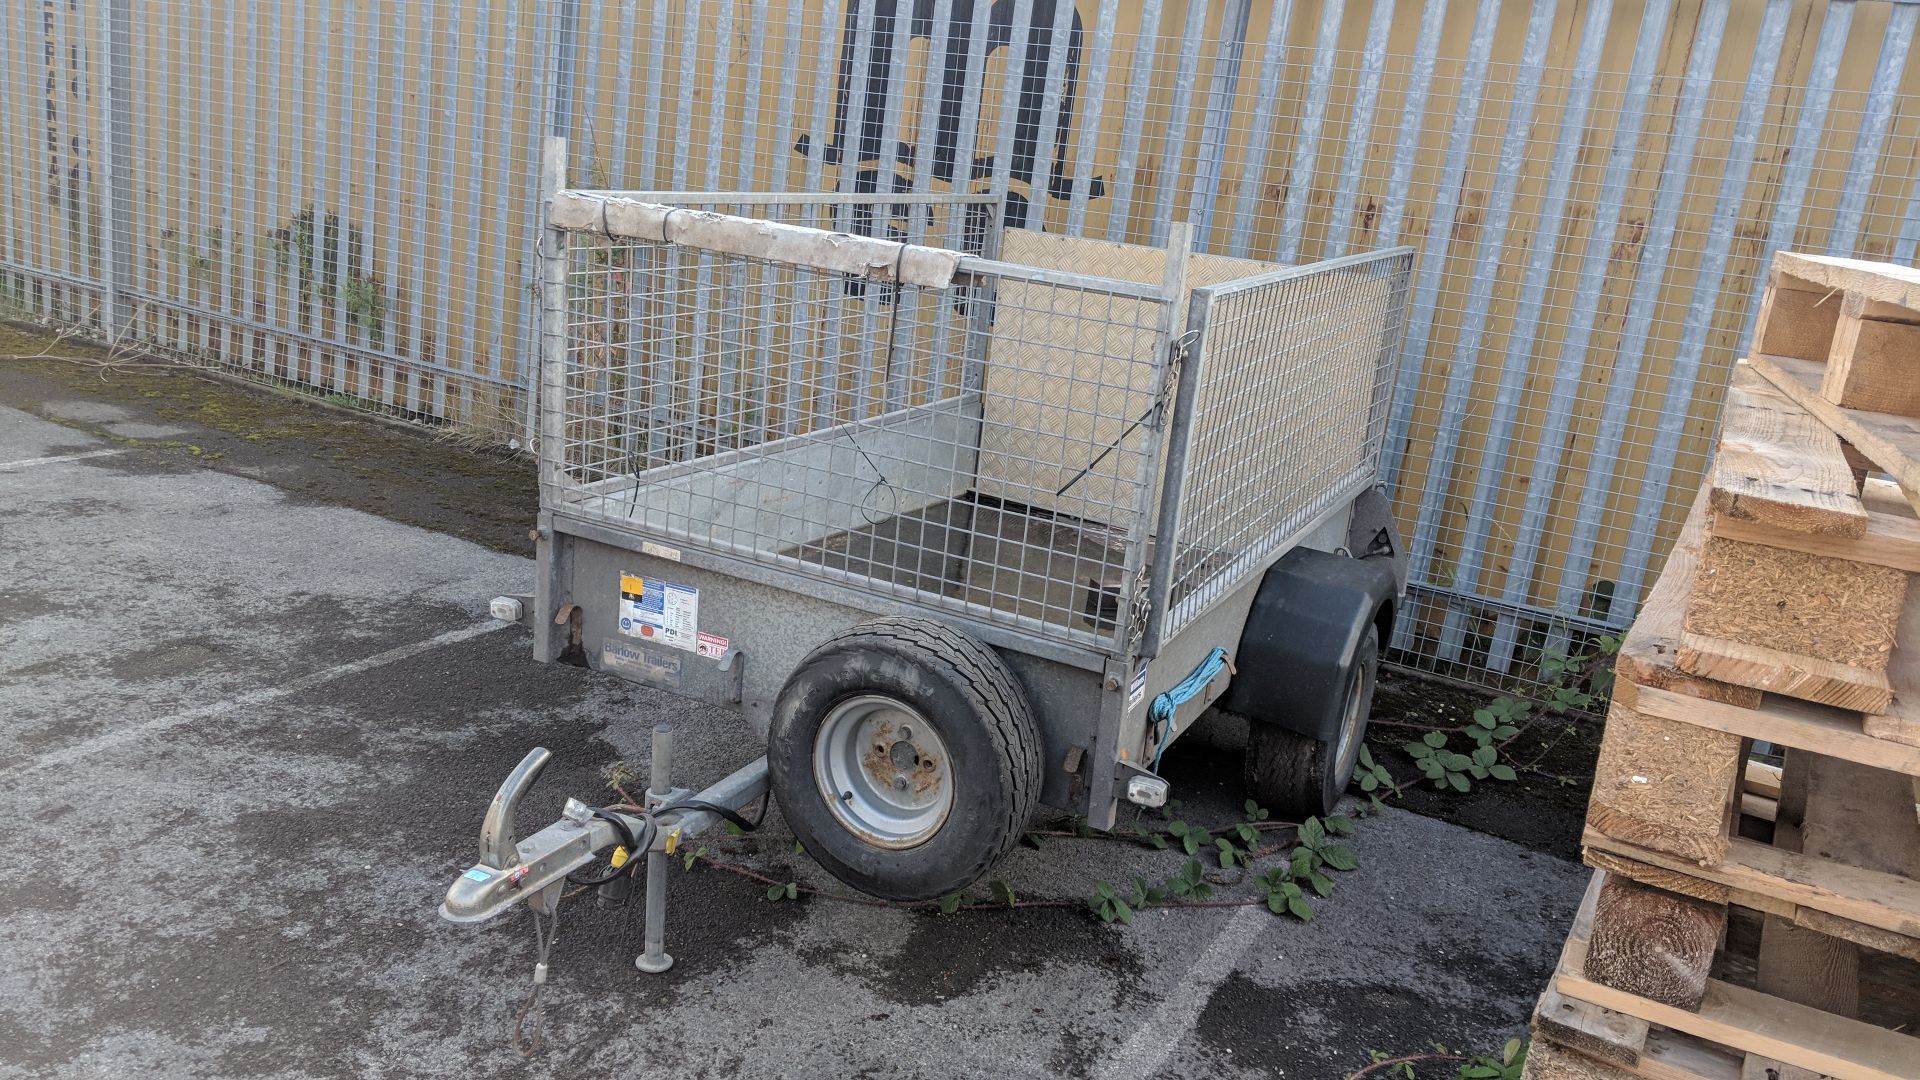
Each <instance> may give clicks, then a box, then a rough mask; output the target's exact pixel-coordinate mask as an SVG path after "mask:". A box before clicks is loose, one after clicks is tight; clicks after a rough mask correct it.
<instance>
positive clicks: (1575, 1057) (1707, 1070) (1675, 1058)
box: [1520, 997, 1767, 1080]
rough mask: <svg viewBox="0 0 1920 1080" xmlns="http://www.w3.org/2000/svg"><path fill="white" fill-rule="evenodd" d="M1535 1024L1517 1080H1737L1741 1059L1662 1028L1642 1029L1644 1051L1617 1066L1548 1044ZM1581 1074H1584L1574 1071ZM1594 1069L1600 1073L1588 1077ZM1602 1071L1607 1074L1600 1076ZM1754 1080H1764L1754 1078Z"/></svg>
mask: <svg viewBox="0 0 1920 1080" xmlns="http://www.w3.org/2000/svg"><path fill="white" fill-rule="evenodd" d="M1561 1000H1563V1001H1573V999H1572V998H1564V997H1563V998H1561ZM1574 1003H1575V1004H1578V1005H1581V1006H1583V1007H1585V1008H1589V1009H1593V1010H1596V1011H1599V1012H1608V1013H1609V1015H1614V1016H1618V1015H1620V1014H1618V1013H1611V1012H1610V1011H1609V1010H1605V1009H1601V1008H1600V1007H1599V1006H1598V1005H1590V1004H1587V1003H1586V1002H1574ZM1627 1019H1631V1020H1634V1022H1635V1023H1641V1024H1644V1023H1646V1022H1645V1021H1643V1020H1639V1019H1637V1018H1634V1017H1628V1018H1627ZM1537 1021H1538V1018H1537V1017H1536V1024H1535V1033H1536V1037H1535V1039H1534V1041H1533V1043H1532V1045H1530V1046H1529V1047H1528V1049H1527V1065H1526V1069H1527V1071H1525V1072H1522V1073H1521V1074H1520V1075H1521V1076H1522V1078H1523V1080H1524V1078H1527V1077H1533V1078H1536V1080H1566V1078H1569V1077H1570V1078H1573V1080H1589V1078H1591V1077H1602V1078H1606V1080H1614V1078H1616V1077H1633V1078H1635V1080H1742V1077H1741V1075H1740V1058H1741V1055H1739V1054H1736V1053H1735V1052H1734V1051H1731V1050H1728V1049H1727V1048H1726V1047H1724V1046H1716V1045H1714V1044H1713V1043H1710V1042H1707V1041H1706V1040H1705V1039H1700V1038H1696V1037H1695V1036H1692V1035H1688V1034H1687V1033H1685V1032H1682V1031H1669V1030H1667V1029H1666V1028H1661V1027H1654V1026H1652V1025H1648V1030H1647V1039H1646V1049H1645V1051H1644V1052H1643V1053H1641V1054H1640V1056H1639V1059H1638V1060H1636V1061H1635V1062H1634V1063H1633V1064H1631V1065H1622V1064H1620V1063H1619V1062H1617V1061H1614V1060H1611V1059H1608V1058H1601V1057H1596V1056H1594V1055H1592V1054H1589V1053H1586V1052H1585V1049H1584V1048H1582V1047H1579V1046H1575V1045H1569V1044H1566V1043H1560V1042H1556V1041H1554V1040H1553V1038H1552V1037H1551V1035H1550V1034H1549V1032H1548V1031H1546V1030H1544V1029H1543V1028H1541V1027H1540V1025H1539V1024H1538V1022H1537ZM1542 1047H1545V1048H1546V1053H1545V1054H1544V1055H1541V1054H1540V1051H1541V1048H1542ZM1536 1055H1539V1056H1536ZM1536 1062H1538V1064H1536ZM1582 1069H1585V1070H1588V1071H1586V1072H1581V1071H1579V1070H1582ZM1595 1069H1598V1070H1600V1071H1598V1072H1595V1071H1593V1070H1595ZM1608 1069H1611V1070H1613V1071H1612V1072H1608V1071H1606V1070H1608ZM1553 1070H1560V1071H1553ZM1569 1070H1571V1071H1569ZM1758 1080H1767V1078H1766V1077H1760V1078H1758Z"/></svg>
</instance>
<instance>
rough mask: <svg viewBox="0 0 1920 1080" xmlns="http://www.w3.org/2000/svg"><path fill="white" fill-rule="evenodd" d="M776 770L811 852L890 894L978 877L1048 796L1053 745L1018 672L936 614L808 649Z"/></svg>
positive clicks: (784, 697)
mask: <svg viewBox="0 0 1920 1080" xmlns="http://www.w3.org/2000/svg"><path fill="white" fill-rule="evenodd" d="M767 766H768V770H769V772H770V774H771V780H772V784H773V793H774V796H775V797H776V798H777V799H778V800H779V802H780V812H781V814H782V815H784V816H785V817H786V819H787V824H788V825H790V826H792V828H793V832H794V835H795V836H796V837H798V838H799V840H800V843H801V844H802V845H804V846H805V847H806V849H807V851H808V853H809V854H811V855H812V856H813V857H814V858H815V859H816V860H818V861H819V862H820V865H822V866H824V867H826V868H827V870H828V871H829V872H831V873H832V874H833V876H834V877H836V878H838V879H840V880H841V881H843V882H845V883H847V884H848V885H851V886H853V887H854V888H856V889H859V890H861V891H862V892H867V893H872V894H873V895H875V896H883V897H886V898H888V899H891V900H930V899H933V898H935V897H940V896H944V895H946V894H948V893H950V892H954V891H956V890H958V889H962V888H965V887H966V886H968V885H970V884H972V883H973V882H974V881H976V880H977V879H979V877H980V876H981V875H982V874H984V873H986V871H987V868H988V867H990V866H992V865H993V864H994V863H995V862H997V861H998V860H999V859H1000V857H1001V856H1003V855H1005V854H1006V853H1007V852H1008V851H1009V850H1010V849H1011V848H1012V847H1013V846H1014V845H1015V844H1016V843H1018V842H1019V840H1020V835H1021V833H1023V832H1024V831H1025V830H1026V827H1027V823H1028V821H1029V820H1031V819H1032V817H1033V812H1034V808H1035V806H1036V805H1037V803H1038V801H1039V796H1040V781H1041V772H1040V740H1039V737H1038V735H1037V734H1036V732H1035V728H1034V722H1033V712H1032V710H1031V708H1030V707H1029V706H1028V704H1027V698H1026V694H1025V693H1023V692H1022V691H1021V689H1020V684H1019V683H1018V682H1017V681H1016V680H1015V679H1014V677H1013V673H1012V672H1011V671H1009V670H1007V666H1006V664H1004V663H1002V662H1001V660H1000V658H999V657H998V656H996V655H995V654H994V652H993V650H991V649H989V648H987V647H986V646H985V645H984V644H982V643H980V642H979V641H977V640H975V639H974V638H971V637H969V636H967V635H966V634H962V633H959V632H958V631H955V630H952V629H950V628H948V627H945V626H942V625H941V624H939V623H936V622H932V621H929V620H926V619H907V618H887V619H876V620H873V621H871V622H866V623H861V624H860V625H858V626H855V627H852V628H851V629H849V630H846V631H844V632H842V633H840V634H839V635H837V636H835V637H833V638H831V639H829V640H828V641H827V642H826V643H824V644H822V645H821V646H820V647H819V648H816V649H814V650H813V651H812V652H811V653H809V654H807V657H806V659H805V660H803V661H801V663H800V666H799V667H798V668H797V669H795V671H794V673H793V675H792V676H791V677H790V678H788V680H787V684H786V686H785V687H783V688H782V689H781V691H780V697H779V699H778V700H776V701H775V703H774V708H773V720H772V724H771V730H770V731H769V732H768V735H767Z"/></svg>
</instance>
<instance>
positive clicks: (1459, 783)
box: [1447, 773, 1473, 791]
mask: <svg viewBox="0 0 1920 1080" xmlns="http://www.w3.org/2000/svg"><path fill="white" fill-rule="evenodd" d="M1447 783H1449V784H1452V785H1453V790H1455V791H1466V790H1468V789H1469V788H1471V787H1473V784H1472V783H1471V782H1469V781H1468V780H1467V778H1466V777H1465V776H1463V775H1461V774H1460V773H1448V774H1447Z"/></svg>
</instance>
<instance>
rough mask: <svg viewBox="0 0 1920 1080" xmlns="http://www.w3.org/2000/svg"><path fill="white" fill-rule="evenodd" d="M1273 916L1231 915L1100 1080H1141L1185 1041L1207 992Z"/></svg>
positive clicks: (1258, 909) (1257, 912) (1255, 912)
mask: <svg viewBox="0 0 1920 1080" xmlns="http://www.w3.org/2000/svg"><path fill="white" fill-rule="evenodd" d="M1272 923H1273V916H1272V915H1270V914H1268V912H1267V909H1266V907H1265V906H1264V905H1256V906H1253V907H1243V908H1239V909H1237V910H1235V911H1234V913H1233V917H1232V918H1230V919H1228V920H1227V925H1225V926H1223V927H1221V928H1220V933H1218V934H1217V935H1215V936H1214V939H1213V943H1212V944H1210V945H1208V946H1207V948H1206V951H1205V952H1203V953H1201V954H1200V959H1199V960H1196V961H1194V965H1193V967H1192V968H1190V969H1189V970H1188V971H1187V973H1186V974H1185V975H1183V976H1181V977H1180V982H1179V984H1178V985H1177V986H1176V987H1175V988H1174V991H1173V993H1171V994H1168V995H1167V996H1166V998H1165V1000H1163V1001H1161V1002H1160V1008H1159V1009H1158V1010H1157V1011H1155V1012H1154V1014H1153V1015H1152V1016H1151V1017H1149V1018H1148V1019H1147V1022H1146V1023H1144V1024H1141V1025H1140V1026H1139V1027H1137V1028H1135V1029H1133V1034H1132V1035H1131V1036H1129V1037H1128V1038H1127V1041H1126V1042H1125V1043H1123V1044H1122V1045H1121V1047H1120V1049H1119V1050H1118V1051H1117V1052H1115V1054H1114V1055H1113V1057H1111V1058H1109V1059H1107V1064H1106V1066H1105V1067H1104V1068H1102V1069H1101V1070H1100V1080H1146V1077H1149V1076H1152V1075H1153V1074H1154V1072H1155V1071H1157V1070H1158V1069H1159V1068H1160V1066H1161V1065H1163V1064H1165V1063H1166V1060H1167V1059H1168V1058H1169V1057H1172V1056H1173V1052H1174V1051H1175V1050H1177V1049H1179V1046H1180V1041H1181V1040H1182V1039H1184V1038H1186V1037H1187V1034H1188V1033H1189V1032H1191V1031H1192V1030H1193V1026H1194V1024H1195V1023H1197V1022H1198V1021H1199V1019H1200V1010H1202V1009H1204V1008H1206V1007H1207V999H1208V998H1210V997H1212V996H1213V991H1214V989H1215V988H1216V987H1218V986H1219V985H1220V984H1221V983H1223V982H1225V981H1226V978H1227V976H1228V975H1231V974H1232V973H1233V969H1234V967H1235V965H1237V964H1239V963H1240V959H1241V958H1242V957H1244V956H1246V955H1247V951H1248V950H1249V949H1252V948H1253V942H1254V939H1255V938H1258V937H1259V936H1260V931H1261V930H1263V929H1265V928H1266V927H1267V926H1270V925H1272Z"/></svg>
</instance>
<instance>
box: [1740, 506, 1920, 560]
mask: <svg viewBox="0 0 1920 1080" xmlns="http://www.w3.org/2000/svg"><path fill="white" fill-rule="evenodd" d="M1866 517H1867V532H1866V535H1865V536H1862V537H1860V538H1858V539H1848V538H1845V537H1836V536H1832V535H1827V534H1821V533H1805V532H1796V531H1793V530H1790V529H1780V528H1774V527H1771V526H1768V525H1764V524H1760V523H1758V522H1753V521H1747V520H1743V519H1741V518H1735V517H1716V518H1715V519H1714V521H1713V526H1712V528H1713V535H1715V536H1718V537H1722V538H1724V539H1728V540H1741V541H1744V542H1746V543H1750V544H1765V545H1767V546H1768V547H1777V548H1785V549H1787V550H1788V551H1802V552H1805V553H1807V554H1809V555H1824V556H1827V557H1828V558H1833V559H1846V560H1848V561H1850V562H1863V563H1872V564H1873V565H1875V566H1888V567H1892V568H1894V569H1896V570H1904V571H1906V572H1907V573H1909V574H1914V573H1920V519H1915V518H1912V517H1895V516H1893V515H1891V514H1882V513H1876V512H1874V511H1871V510H1869V511H1867V515H1866Z"/></svg>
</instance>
